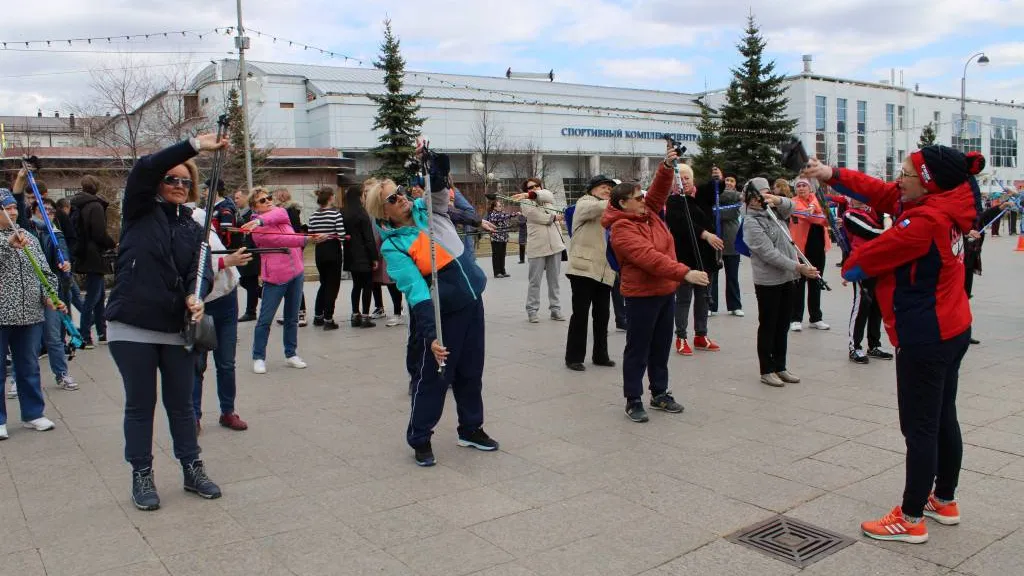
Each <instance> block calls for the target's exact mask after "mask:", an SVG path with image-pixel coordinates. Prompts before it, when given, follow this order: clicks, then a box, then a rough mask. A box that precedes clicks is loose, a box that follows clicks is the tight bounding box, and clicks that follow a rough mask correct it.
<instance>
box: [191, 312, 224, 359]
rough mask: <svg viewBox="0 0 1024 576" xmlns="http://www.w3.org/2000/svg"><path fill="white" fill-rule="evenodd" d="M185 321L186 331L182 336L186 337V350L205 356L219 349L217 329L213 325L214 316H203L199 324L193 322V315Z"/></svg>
mask: <svg viewBox="0 0 1024 576" xmlns="http://www.w3.org/2000/svg"><path fill="white" fill-rule="evenodd" d="M186 315H187V316H188V317H187V318H186V321H185V330H184V331H183V334H182V336H184V337H185V350H187V351H189V352H199V353H200V354H205V353H207V352H213V351H214V350H216V349H217V329H216V327H215V326H214V325H213V316H210V315H209V314H203V318H202V320H200V321H199V322H193V321H192V313H191V312H188V313H186Z"/></svg>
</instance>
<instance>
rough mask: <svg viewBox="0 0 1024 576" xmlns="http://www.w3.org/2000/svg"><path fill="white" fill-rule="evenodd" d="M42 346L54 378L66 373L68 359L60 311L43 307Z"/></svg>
mask: <svg viewBox="0 0 1024 576" xmlns="http://www.w3.org/2000/svg"><path fill="white" fill-rule="evenodd" d="M43 314H44V318H45V319H44V321H43V346H44V347H45V348H46V355H47V358H48V359H49V361H50V370H52V371H53V375H54V377H56V378H60V377H61V376H64V375H65V374H67V373H68V359H67V357H66V356H65V355H64V324H63V323H61V321H60V312H57V311H56V310H50V309H49V308H44V310H43Z"/></svg>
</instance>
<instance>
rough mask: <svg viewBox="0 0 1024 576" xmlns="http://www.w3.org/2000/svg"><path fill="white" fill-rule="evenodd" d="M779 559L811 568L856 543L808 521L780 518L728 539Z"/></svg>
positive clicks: (767, 521) (745, 529)
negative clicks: (819, 561)
mask: <svg viewBox="0 0 1024 576" xmlns="http://www.w3.org/2000/svg"><path fill="white" fill-rule="evenodd" d="M726 540H728V541H729V542H732V543H734V544H742V545H744V546H746V547H748V548H753V549H754V550H757V551H758V552H761V553H762V554H767V555H768V556H771V557H772V558H775V559H776V560H781V561H783V562H785V563H787V564H792V565H793V566H796V567H798V568H803V567H805V566H810V565H811V564H813V563H815V562H817V561H818V560H821V559H822V558H824V557H825V556H828V555H829V554H833V553H835V552H838V551H839V550H842V549H843V548H846V547H847V546H849V545H850V544H853V540H852V539H850V538H847V537H846V536H842V535H840V534H836V533H834V532H829V531H828V530H825V529H824V528H818V527H817V526H812V525H810V524H807V523H806V522H801V521H799V520H794V519H792V518H787V517H786V516H776V517H774V518H770V519H768V520H766V521H764V522H760V523H758V524H755V525H753V526H750V527H747V528H743V529H742V530H740V531H738V532H736V533H734V534H732V535H730V536H727V537H726Z"/></svg>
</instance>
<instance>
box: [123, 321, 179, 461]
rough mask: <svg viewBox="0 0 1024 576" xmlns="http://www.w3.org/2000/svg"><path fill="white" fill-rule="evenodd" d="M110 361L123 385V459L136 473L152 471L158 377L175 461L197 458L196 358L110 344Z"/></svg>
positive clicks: (165, 348)
mask: <svg viewBox="0 0 1024 576" xmlns="http://www.w3.org/2000/svg"><path fill="white" fill-rule="evenodd" d="M110 355H111V356H113V357H114V362H115V363H116V364H117V369H118V370H119V371H120V372H121V379H122V380H123V381H124V397H125V399H124V459H125V460H127V461H128V463H129V464H131V465H132V469H133V470H139V469H141V468H149V467H150V466H152V465H153V411H154V409H155V408H156V376H157V372H158V371H159V373H160V392H161V394H162V396H163V401H164V410H165V411H166V412H167V422H168V424H169V426H170V429H171V440H172V441H173V442H174V456H175V458H177V459H178V460H181V461H182V462H191V461H192V460H195V459H196V458H198V457H199V443H198V441H197V439H196V421H195V417H196V416H195V412H193V410H192V386H194V385H195V365H196V358H195V355H194V354H192V353H189V352H186V351H185V347H184V346H183V345H179V346H171V345H166V344H142V343H139V342H119V341H117V342H111V343H110Z"/></svg>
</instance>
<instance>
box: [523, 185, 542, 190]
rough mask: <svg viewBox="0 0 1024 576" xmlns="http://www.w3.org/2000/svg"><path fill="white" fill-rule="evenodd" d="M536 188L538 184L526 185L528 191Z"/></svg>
mask: <svg viewBox="0 0 1024 576" xmlns="http://www.w3.org/2000/svg"><path fill="white" fill-rule="evenodd" d="M537 188H540V186H538V185H537V184H530V185H529V186H527V187H526V191H527V192H529V191H530V190H536V189H537Z"/></svg>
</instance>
